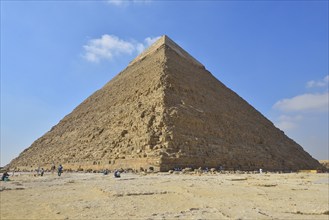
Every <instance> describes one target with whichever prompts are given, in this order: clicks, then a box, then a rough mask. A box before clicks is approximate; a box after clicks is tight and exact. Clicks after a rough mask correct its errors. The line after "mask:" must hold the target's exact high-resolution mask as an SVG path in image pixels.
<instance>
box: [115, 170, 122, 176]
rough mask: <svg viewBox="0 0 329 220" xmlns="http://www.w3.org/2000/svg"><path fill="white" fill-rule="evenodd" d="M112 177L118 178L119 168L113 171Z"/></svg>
mask: <svg viewBox="0 0 329 220" xmlns="http://www.w3.org/2000/svg"><path fill="white" fill-rule="evenodd" d="M114 177H115V178H120V177H121V176H120V171H119V170H116V171H115V172H114Z"/></svg>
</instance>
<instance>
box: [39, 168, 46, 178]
mask: <svg viewBox="0 0 329 220" xmlns="http://www.w3.org/2000/svg"><path fill="white" fill-rule="evenodd" d="M44 173H45V170H44V169H43V168H41V172H40V176H43V174H44Z"/></svg>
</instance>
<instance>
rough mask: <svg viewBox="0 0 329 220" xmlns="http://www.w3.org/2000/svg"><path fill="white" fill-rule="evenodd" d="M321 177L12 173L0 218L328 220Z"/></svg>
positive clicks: (328, 200) (328, 197) (328, 194)
mask: <svg viewBox="0 0 329 220" xmlns="http://www.w3.org/2000/svg"><path fill="white" fill-rule="evenodd" d="M10 174H11V173H10ZM328 177H329V176H328V174H306V173H304V174H302V173H299V174H296V173H290V174H265V173H263V174H218V173H217V174H182V173H177V174H175V173H174V174H169V173H156V174H147V175H141V174H130V173H129V174H128V173H126V174H125V173H123V174H122V176H121V178H117V179H115V178H114V177H113V174H109V175H106V176H105V175H103V174H86V173H63V175H62V176H61V177H58V176H56V175H55V174H50V173H46V174H45V176H43V177H41V176H34V175H33V174H31V173H25V174H24V173H20V174H15V176H11V177H10V178H11V181H9V182H1V188H0V190H1V191H0V196H1V210H0V211H1V215H0V219H3V220H4V219H328V218H329V207H328V204H329V185H328Z"/></svg>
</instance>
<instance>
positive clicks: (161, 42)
mask: <svg viewBox="0 0 329 220" xmlns="http://www.w3.org/2000/svg"><path fill="white" fill-rule="evenodd" d="M163 46H167V47H169V48H171V49H172V50H174V51H175V52H176V53H177V54H178V55H180V56H181V57H183V58H185V59H188V60H189V61H190V62H192V63H193V64H196V65H197V66H200V67H202V68H204V66H203V65H202V64H201V63H200V62H199V61H197V60H196V59H195V58H194V57H192V56H191V55H190V54H189V53H187V52H186V51H185V50H184V49H183V48H181V47H180V46H179V45H178V44H176V43H175V42H174V41H173V40H172V39H170V38H169V37H168V36H167V35H165V34H164V35H162V36H161V37H160V38H159V39H158V40H157V41H155V42H154V43H153V44H152V45H151V46H150V47H148V48H147V49H145V50H144V51H143V52H142V53H141V54H139V55H138V56H137V57H136V58H135V59H134V60H133V61H131V62H130V63H129V65H128V66H131V65H132V64H134V63H136V62H138V61H140V60H142V59H144V58H145V57H146V56H148V55H149V54H152V53H153V52H154V51H156V50H158V49H159V48H161V47H163Z"/></svg>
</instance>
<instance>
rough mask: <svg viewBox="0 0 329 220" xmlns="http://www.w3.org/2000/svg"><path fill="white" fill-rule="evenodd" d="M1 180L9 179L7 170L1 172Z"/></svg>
mask: <svg viewBox="0 0 329 220" xmlns="http://www.w3.org/2000/svg"><path fill="white" fill-rule="evenodd" d="M1 181H9V174H8V172H7V171H5V172H4V173H3V174H2V177H1Z"/></svg>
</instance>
